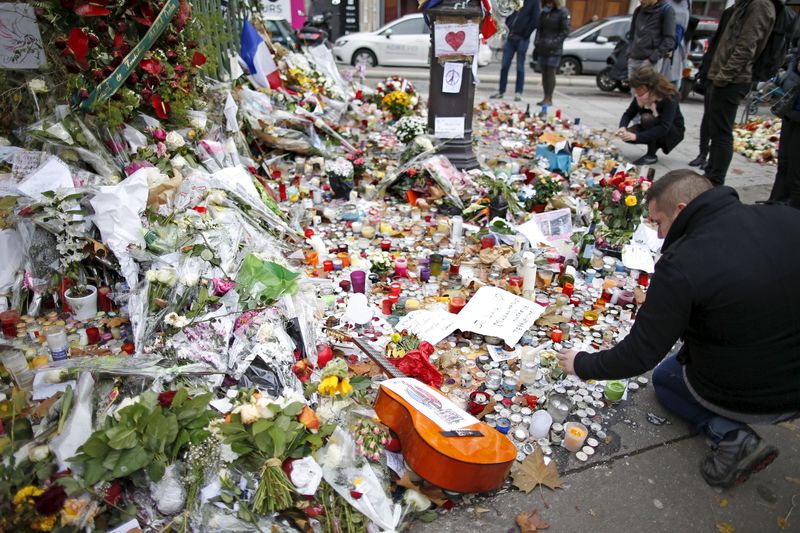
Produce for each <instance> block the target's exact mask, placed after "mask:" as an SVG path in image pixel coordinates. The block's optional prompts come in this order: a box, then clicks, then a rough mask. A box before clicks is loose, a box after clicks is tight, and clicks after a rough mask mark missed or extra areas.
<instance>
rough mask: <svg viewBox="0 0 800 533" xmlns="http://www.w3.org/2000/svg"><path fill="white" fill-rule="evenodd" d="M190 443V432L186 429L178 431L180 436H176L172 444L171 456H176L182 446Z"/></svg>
mask: <svg viewBox="0 0 800 533" xmlns="http://www.w3.org/2000/svg"><path fill="white" fill-rule="evenodd" d="M188 443H189V432H188V431H186V430H185V429H182V430H180V431H179V432H178V436H177V437H176V438H175V442H174V443H173V444H172V452H171V454H170V455H171V456H172V457H176V456H177V455H178V453H179V452H180V451H181V448H182V447H183V446H184V445H185V444H188Z"/></svg>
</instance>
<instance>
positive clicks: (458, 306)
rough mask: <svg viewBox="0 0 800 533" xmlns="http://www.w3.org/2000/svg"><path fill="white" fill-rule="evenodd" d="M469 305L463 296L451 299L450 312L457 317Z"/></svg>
mask: <svg viewBox="0 0 800 533" xmlns="http://www.w3.org/2000/svg"><path fill="white" fill-rule="evenodd" d="M465 305H467V300H466V299H465V298H463V297H461V296H453V297H452V298H450V305H449V310H450V312H451V313H453V314H455V315H457V314H458V313H460V312H461V310H462V309H464V306H465Z"/></svg>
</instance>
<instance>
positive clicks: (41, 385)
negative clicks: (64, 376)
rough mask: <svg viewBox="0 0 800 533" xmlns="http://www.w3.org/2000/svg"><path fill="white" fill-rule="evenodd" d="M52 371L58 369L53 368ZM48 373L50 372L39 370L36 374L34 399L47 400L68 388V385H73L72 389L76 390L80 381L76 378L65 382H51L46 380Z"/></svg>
mask: <svg viewBox="0 0 800 533" xmlns="http://www.w3.org/2000/svg"><path fill="white" fill-rule="evenodd" d="M50 372H58V371H57V370H52V371H50ZM47 375H48V372H37V373H36V376H35V377H34V378H33V396H32V398H33V399H34V400H45V399H47V398H50V397H51V396H54V395H55V394H57V393H59V392H64V391H65V390H67V387H72V390H75V389H76V388H77V387H78V382H77V381H75V380H71V381H65V382H63V383H50V382H48V381H46V377H47Z"/></svg>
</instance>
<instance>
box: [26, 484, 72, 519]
mask: <svg viewBox="0 0 800 533" xmlns="http://www.w3.org/2000/svg"><path fill="white" fill-rule="evenodd" d="M66 499H67V493H66V491H65V490H64V487H62V486H61V485H58V484H53V485H50V487H49V488H48V489H47V490H46V491H44V492H43V493H42V494H41V495H40V496H37V497H36V498H35V500H34V504H33V506H34V508H36V512H37V513H39V514H43V515H49V514H55V513H57V512H59V511H60V510H61V508H62V507H64V501H66Z"/></svg>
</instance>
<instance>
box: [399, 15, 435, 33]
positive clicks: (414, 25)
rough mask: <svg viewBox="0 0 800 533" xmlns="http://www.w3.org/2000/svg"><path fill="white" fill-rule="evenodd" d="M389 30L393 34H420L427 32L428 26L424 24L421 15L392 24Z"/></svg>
mask: <svg viewBox="0 0 800 533" xmlns="http://www.w3.org/2000/svg"><path fill="white" fill-rule="evenodd" d="M391 30H392V34H393V35H420V34H422V33H428V27H427V26H426V25H425V19H423V18H422V17H419V18H413V19H411V20H404V21H403V22H398V23H397V24H395V25H394V26H392V28H391Z"/></svg>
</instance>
